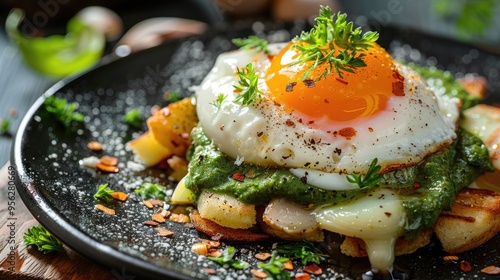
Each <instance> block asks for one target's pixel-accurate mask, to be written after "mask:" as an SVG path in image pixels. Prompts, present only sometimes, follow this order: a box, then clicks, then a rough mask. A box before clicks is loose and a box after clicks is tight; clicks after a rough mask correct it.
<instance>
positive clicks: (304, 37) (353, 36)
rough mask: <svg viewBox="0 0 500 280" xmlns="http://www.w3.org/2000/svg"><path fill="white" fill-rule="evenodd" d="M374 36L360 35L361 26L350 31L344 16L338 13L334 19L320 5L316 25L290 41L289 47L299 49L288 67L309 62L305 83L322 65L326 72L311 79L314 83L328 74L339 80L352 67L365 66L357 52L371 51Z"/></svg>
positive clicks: (326, 9) (369, 33)
mask: <svg viewBox="0 0 500 280" xmlns="http://www.w3.org/2000/svg"><path fill="white" fill-rule="evenodd" d="M378 37H379V34H378V32H373V31H368V32H365V33H362V30H361V27H358V28H356V29H354V30H353V23H352V22H347V14H341V13H340V12H339V13H338V14H337V18H336V19H335V20H334V16H333V14H332V10H331V9H330V8H329V7H327V6H321V8H320V13H319V16H318V17H317V18H316V25H315V26H314V27H313V28H312V29H311V30H310V31H309V32H302V33H301V34H300V35H299V36H297V37H295V38H294V40H293V42H294V45H293V47H294V48H295V49H297V50H299V52H300V56H299V59H298V61H296V62H293V63H292V64H293V65H295V64H302V63H306V62H309V61H313V63H312V65H311V66H310V67H309V68H308V69H307V71H306V72H305V73H304V75H303V77H302V80H307V79H308V77H309V75H310V74H311V72H312V71H313V70H314V69H315V68H317V67H319V66H322V65H323V64H326V65H327V67H326V70H325V71H324V72H323V73H322V74H321V75H320V76H319V77H317V78H315V80H316V81H318V80H321V79H322V78H325V77H326V76H327V75H329V74H331V73H332V71H335V72H336V73H337V74H338V75H339V77H340V78H343V75H342V72H343V71H345V72H350V73H354V68H357V67H364V66H366V63H365V62H364V61H363V56H364V54H362V53H358V52H359V51H363V50H367V49H369V48H371V47H372V44H371V43H372V42H375V41H377V39H378ZM337 47H338V49H337ZM341 49H342V50H341Z"/></svg>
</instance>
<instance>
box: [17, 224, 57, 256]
mask: <svg viewBox="0 0 500 280" xmlns="http://www.w3.org/2000/svg"><path fill="white" fill-rule="evenodd" d="M23 238H24V244H26V245H36V247H37V248H38V251H41V252H43V253H44V254H48V253H52V252H59V251H61V250H62V243H61V241H59V239H57V238H56V237H55V236H54V235H52V234H51V233H50V232H49V231H47V230H46V229H45V228H44V227H43V226H42V225H38V226H33V227H31V228H29V229H28V232H26V233H25V234H24V236H23Z"/></svg>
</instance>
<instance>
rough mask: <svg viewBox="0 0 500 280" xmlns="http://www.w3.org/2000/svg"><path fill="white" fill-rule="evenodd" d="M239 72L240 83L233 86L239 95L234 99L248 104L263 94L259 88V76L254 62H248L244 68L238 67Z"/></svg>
mask: <svg viewBox="0 0 500 280" xmlns="http://www.w3.org/2000/svg"><path fill="white" fill-rule="evenodd" d="M237 74H238V78H239V80H238V83H239V85H234V86H233V87H234V88H235V89H236V90H237V91H238V95H237V96H236V98H235V99H234V102H235V103H238V104H241V105H244V106H248V105H250V104H252V103H253V102H254V101H256V100H257V99H258V98H259V97H260V95H261V94H262V92H261V91H260V90H259V89H258V88H257V85H258V83H259V76H258V75H257V74H256V73H255V71H254V69H253V65H252V63H248V64H247V65H246V66H245V67H244V68H238V69H237Z"/></svg>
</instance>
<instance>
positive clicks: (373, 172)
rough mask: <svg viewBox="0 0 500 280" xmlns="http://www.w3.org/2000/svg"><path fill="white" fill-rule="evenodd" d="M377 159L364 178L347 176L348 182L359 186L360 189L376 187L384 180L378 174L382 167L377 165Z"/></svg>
mask: <svg viewBox="0 0 500 280" xmlns="http://www.w3.org/2000/svg"><path fill="white" fill-rule="evenodd" d="M377 161H378V159H377V158H374V159H373V160H372V162H371V163H370V167H369V168H368V171H366V174H365V175H364V176H363V175H362V174H351V175H347V177H346V178H347V181H349V182H350V183H354V184H358V186H359V187H360V188H364V187H376V186H377V185H378V184H379V183H380V181H381V180H382V175H380V174H378V172H379V171H380V169H382V167H381V166H380V165H377Z"/></svg>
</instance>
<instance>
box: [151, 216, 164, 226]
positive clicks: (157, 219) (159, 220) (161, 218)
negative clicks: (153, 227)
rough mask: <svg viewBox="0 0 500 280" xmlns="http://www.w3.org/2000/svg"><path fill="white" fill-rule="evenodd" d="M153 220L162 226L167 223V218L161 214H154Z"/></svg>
mask: <svg viewBox="0 0 500 280" xmlns="http://www.w3.org/2000/svg"><path fill="white" fill-rule="evenodd" d="M152 219H153V221H155V222H158V223H160V224H161V223H164V222H165V217H163V216H162V215H161V214H160V213H154V214H153V216H152Z"/></svg>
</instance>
